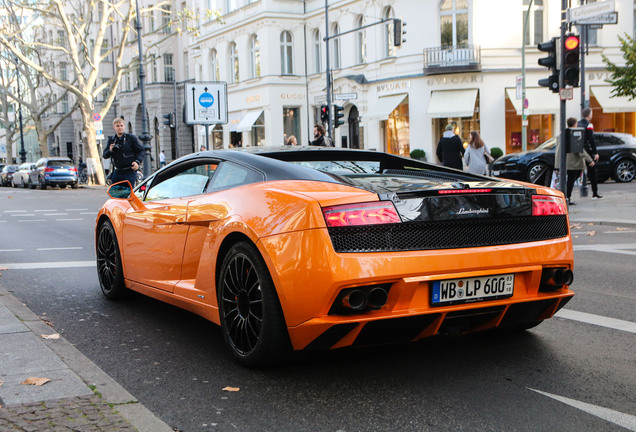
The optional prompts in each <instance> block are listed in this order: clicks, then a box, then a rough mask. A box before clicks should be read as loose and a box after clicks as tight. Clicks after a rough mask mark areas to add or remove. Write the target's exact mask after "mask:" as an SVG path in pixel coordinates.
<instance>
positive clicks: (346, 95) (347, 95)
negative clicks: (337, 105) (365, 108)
mask: <svg viewBox="0 0 636 432" xmlns="http://www.w3.org/2000/svg"><path fill="white" fill-rule="evenodd" d="M333 98H334V99H335V100H351V99H358V93H339V94H335V95H333Z"/></svg>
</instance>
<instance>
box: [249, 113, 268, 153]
mask: <svg viewBox="0 0 636 432" xmlns="http://www.w3.org/2000/svg"><path fill="white" fill-rule="evenodd" d="M263 116H264V114H263V113H261V115H260V116H259V117H258V118H257V119H256V121H255V122H254V125H253V126H252V132H251V134H252V145H253V146H264V145H265V122H264V121H263Z"/></svg>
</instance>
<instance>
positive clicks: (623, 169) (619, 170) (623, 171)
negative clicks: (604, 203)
mask: <svg viewBox="0 0 636 432" xmlns="http://www.w3.org/2000/svg"><path fill="white" fill-rule="evenodd" d="M634 176H636V163H634V161H633V160H631V159H621V160H619V161H618V162H617V163H616V165H614V176H613V177H614V180H616V181H617V182H619V183H629V182H631V181H632V180H634Z"/></svg>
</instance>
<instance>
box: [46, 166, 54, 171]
mask: <svg viewBox="0 0 636 432" xmlns="http://www.w3.org/2000/svg"><path fill="white" fill-rule="evenodd" d="M53 171H55V168H50V167H46V168H44V172H53Z"/></svg>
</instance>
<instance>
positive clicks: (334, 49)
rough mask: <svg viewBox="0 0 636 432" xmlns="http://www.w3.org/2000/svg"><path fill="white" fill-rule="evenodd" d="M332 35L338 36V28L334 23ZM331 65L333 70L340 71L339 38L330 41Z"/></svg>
mask: <svg viewBox="0 0 636 432" xmlns="http://www.w3.org/2000/svg"><path fill="white" fill-rule="evenodd" d="M331 31H332V33H331V34H332V35H337V34H340V26H339V25H338V23H335V24H334V25H333V28H332V30H331ZM331 64H332V68H333V69H340V38H339V37H335V38H333V39H331Z"/></svg>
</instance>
